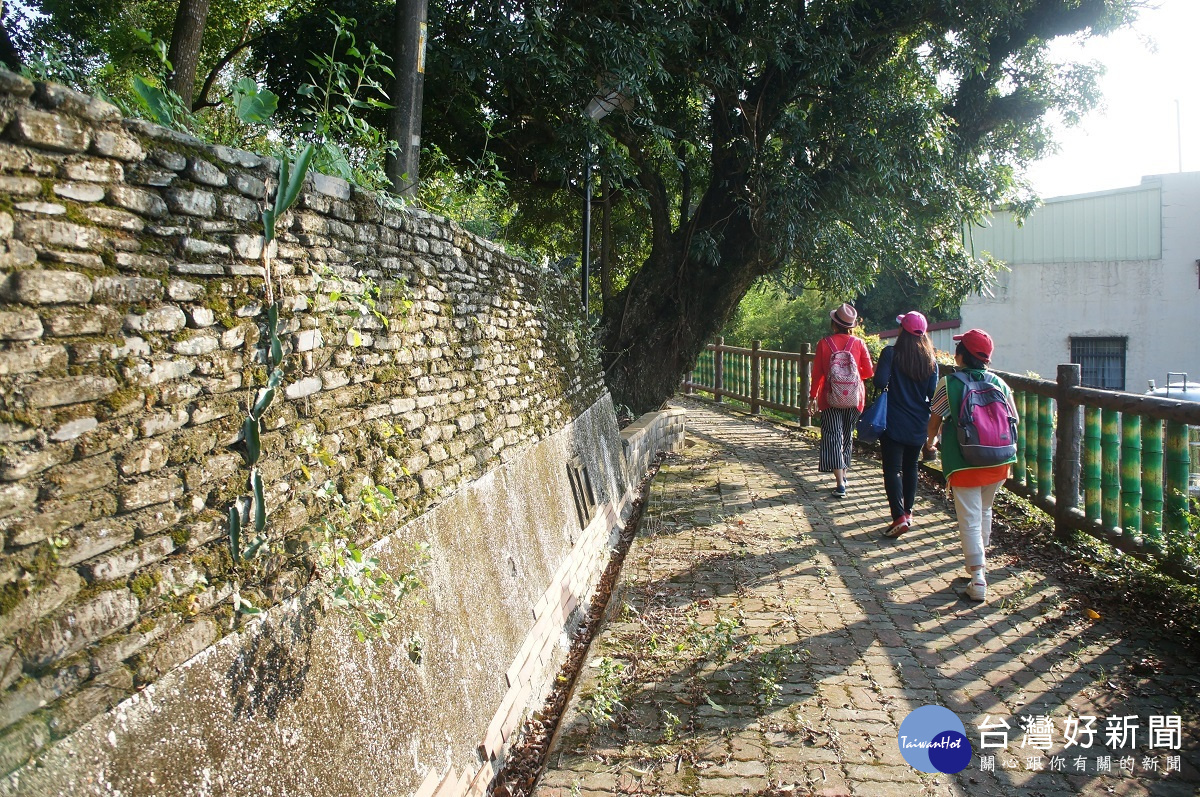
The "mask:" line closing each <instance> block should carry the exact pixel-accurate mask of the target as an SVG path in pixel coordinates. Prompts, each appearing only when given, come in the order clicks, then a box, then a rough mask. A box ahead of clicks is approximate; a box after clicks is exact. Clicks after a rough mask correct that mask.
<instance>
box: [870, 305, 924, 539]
mask: <svg viewBox="0 0 1200 797" xmlns="http://www.w3.org/2000/svg"><path fill="white" fill-rule="evenodd" d="M896 321H898V322H899V323H900V335H899V337H897V338H896V343H895V345H892V346H889V347H887V348H886V349H884V350H883V352H882V353H881V354H880V355H879V366H878V367H877V368H876V369H875V386H876V387H878V388H880V389H882V388H887V392H888V405H887V430H886V431H885V432H884V433H883V435H882V436H881V437H880V438H879V445H880V449H881V453H882V454H883V487H884V490H885V491H886V492H887V499H888V505H889V507H890V508H891V511H892V523H891V525H890V526H888V527H887V529H886V530H885V531H884V532H883V536H885V537H899V536H900V535H901V534H903V533H904V532H906V531H908V530H909V528H910V527H911V526H912V523H913V516H912V513H913V502H914V501H915V500H916V497H917V461H918V460H919V459H920V457H921V447H922V446H923V445H924V443H925V435H926V429H927V427H928V425H929V408H930V401H931V400H932V399H933V392H934V390H935V389H937V373H938V372H937V361H936V360H935V359H934V357H933V343H932V341H930V340H929V335H927V334H926V331H927V330H928V329H929V322H928V321H926V320H925V316H923V315H921V314H920V313H918V312H916V311H915V310H914V311H913V312H911V313H905V314H904V315H901V316H897V318H896Z"/></svg>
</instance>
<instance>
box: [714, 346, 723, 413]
mask: <svg viewBox="0 0 1200 797" xmlns="http://www.w3.org/2000/svg"><path fill="white" fill-rule="evenodd" d="M724 389H725V338H723V337H721V336H719V335H718V336H717V348H716V351H714V352H713V401H715V402H717V403H718V404H720V403H721V391H722V390H724Z"/></svg>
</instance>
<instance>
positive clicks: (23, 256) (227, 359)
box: [0, 70, 603, 774]
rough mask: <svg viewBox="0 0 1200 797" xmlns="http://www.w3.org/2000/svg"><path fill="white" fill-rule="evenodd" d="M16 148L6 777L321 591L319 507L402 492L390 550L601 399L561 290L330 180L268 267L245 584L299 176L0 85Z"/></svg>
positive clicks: (462, 235) (10, 189) (470, 239)
mask: <svg viewBox="0 0 1200 797" xmlns="http://www.w3.org/2000/svg"><path fill="white" fill-rule="evenodd" d="M0 129H2V130H3V133H2V134H0V534H3V542H4V548H3V553H2V554H0V774H2V773H6V772H9V771H11V770H13V769H15V768H16V767H19V766H21V765H22V764H23V763H25V762H26V761H28V760H29V759H30V758H31V757H32V756H34V755H35V754H37V753H38V751H39V750H41V749H43V748H45V747H46V746H47V745H49V744H51V743H52V742H53V741H54V740H56V739H59V738H62V737H64V736H66V735H67V734H70V733H71V732H72V731H73V730H74V729H76V728H78V727H80V726H81V725H82V724H83V723H85V722H87V721H88V720H89V719H90V718H92V717H94V716H96V715H97V714H99V713H101V712H104V711H105V710H107V709H108V708H110V707H112V706H114V705H116V704H117V703H118V702H119V701H121V700H122V699H124V698H126V697H127V696H129V695H131V694H133V693H134V692H135V691H136V690H138V689H140V688H142V687H144V686H146V685H147V684H151V683H153V682H155V681H156V680H157V679H159V678H160V677H162V676H163V674H164V673H167V672H168V671H170V670H171V669H172V668H174V667H176V666H178V665H179V664H181V663H182V662H184V661H186V660H188V659H190V658H191V657H192V656H194V655H195V654H197V653H198V652H200V651H202V650H204V649H206V648H207V647H209V646H211V645H213V643H214V642H216V641H217V640H218V639H220V638H221V637H222V636H223V635H225V634H228V633H229V632H231V631H233V630H236V629H237V628H238V627H239V623H240V622H241V617H240V615H239V614H238V613H237V612H235V610H234V603H235V596H236V600H239V601H240V600H246V601H248V602H249V603H250V604H251V605H253V606H256V607H259V608H267V607H270V606H273V605H276V604H278V603H279V602H280V601H283V600H285V599H287V598H288V597H289V596H292V595H294V594H296V593H297V591H298V590H300V589H302V588H303V587H304V586H305V585H306V584H308V583H309V580H310V579H311V577H312V561H311V555H310V551H309V548H308V542H307V540H308V537H307V536H306V534H307V527H308V525H309V523H310V521H311V520H312V519H313V517H314V515H315V514H316V513H319V512H321V511H322V505H321V503H320V502H319V501H318V500H317V499H316V498H315V497H314V491H313V485H315V484H319V483H322V482H323V481H325V480H326V479H329V480H332V481H333V482H334V483H335V484H337V485H338V486H339V488H340V489H341V490H342V492H343V493H345V494H346V495H349V496H352V495H354V494H355V493H354V491H355V490H356V489H357V488H358V487H360V486H361V485H363V484H367V483H379V484H384V485H386V486H388V487H389V488H390V489H392V490H394V491H395V494H396V495H397V497H398V500H399V501H400V506H399V508H397V509H396V510H395V511H393V512H392V513H391V515H390V516H389V517H388V518H387V519H386V520H385V521H384V522H380V523H376V524H371V525H368V526H366V527H364V528H363V529H361V533H362V535H363V538H362V539H360V542H362V543H370V542H372V541H373V540H374V539H377V538H378V537H381V536H383V534H385V533H386V532H387V531H388V530H390V529H392V528H396V527H398V526H399V525H400V524H401V523H402V522H403V521H404V520H405V519H407V518H411V517H414V516H415V515H417V514H418V513H420V512H421V511H422V510H424V509H425V508H426V507H428V506H429V505H430V504H431V503H433V502H436V501H437V500H439V498H440V497H441V496H443V495H444V494H446V492H448V491H452V490H454V489H456V488H457V487H458V486H460V485H462V484H463V483H464V482H467V481H469V480H472V479H477V478H479V477H480V476H482V475H484V474H486V473H488V472H489V471H491V470H492V469H494V468H496V467H497V466H498V465H499V464H501V463H502V462H505V461H508V460H509V459H510V458H511V457H512V456H513V455H514V453H515V452H517V451H519V450H521V449H522V448H523V447H527V446H529V445H530V444H531V443H533V442H535V441H538V440H540V439H543V438H545V437H546V436H547V435H549V434H551V433H553V432H554V431H555V430H557V429H560V428H562V427H563V426H564V425H565V424H566V423H567V422H568V421H569V420H571V419H572V418H574V417H576V416H577V415H578V414H579V413H580V412H581V411H582V410H583V409H584V408H586V407H589V406H592V405H593V404H594V402H595V401H596V400H597V399H598V398H599V397H600V396H601V395H602V394H603V387H602V384H601V382H600V377H599V373H598V370H597V369H595V368H593V367H590V366H589V365H588V364H587V363H586V362H585V360H584V358H582V357H581V355H580V346H579V345H578V342H577V340H576V338H575V334H576V332H575V330H576V327H575V321H574V320H573V319H574V318H575V311H574V309H573V308H572V306H571V304H572V299H571V295H572V294H571V292H570V291H569V290H568V289H567V286H563V285H561V284H559V282H558V280H557V278H556V277H554V276H553V275H552V273H551V272H549V271H547V270H545V269H541V268H538V267H535V266H531V265H529V264H526V263H524V262H522V261H519V260H517V259H515V258H512V257H509V256H507V255H506V254H504V253H503V252H502V251H501V250H500V249H498V248H497V247H496V246H494V245H492V244H490V243H488V242H486V241H483V240H481V239H479V238H477V237H475V236H473V235H471V234H469V233H466V232H465V231H463V230H462V229H461V228H459V227H458V226H457V225H455V224H453V223H451V222H448V221H446V220H443V219H440V218H437V217H434V216H432V215H430V214H427V213H424V212H421V211H418V210H391V209H387V208H385V207H383V206H381V204H380V201H379V199H378V197H375V196H373V195H371V194H369V193H367V192H364V191H361V190H360V189H358V188H357V187H355V186H353V185H351V184H348V183H346V182H345V181H342V180H339V179H336V178H332V177H327V176H324V175H319V174H314V175H310V177H309V178H308V181H307V183H306V187H305V190H304V191H303V193H302V194H301V197H300V200H299V202H298V203H297V205H296V207H295V208H294V209H293V210H292V211H291V212H290V213H288V214H287V215H285V216H284V217H283V219H282V220H281V221H280V223H279V225H278V231H279V232H278V238H277V241H276V242H275V243H273V244H272V246H273V247H276V249H275V251H274V253H275V259H274V265H273V271H274V273H275V275H276V277H277V280H278V285H277V295H278V296H280V297H281V299H282V302H283V312H282V314H281V320H280V324H279V329H280V336H281V338H282V340H283V344H284V354H285V370H286V379H285V382H284V385H283V389H282V390H281V391H280V393H281V395H280V396H278V397H277V399H276V402H275V404H274V405H272V407H271V408H270V409H269V410H268V412H267V414H266V417H265V425H264V429H263V435H262V440H263V450H264V454H263V459H262V460H261V461H260V462H259V467H260V469H261V471H262V472H263V474H264V479H265V482H266V487H267V489H266V501H267V505H268V507H269V525H268V529H269V535H270V538H271V540H272V545H271V546H269V547H268V548H267V549H266V550H268V553H267V554H265V555H263V556H261V557H260V558H259V559H257V560H255V561H254V562H253V563H251V564H249V565H239V564H235V563H234V562H233V561H232V559H231V556H230V552H229V551H230V548H229V540H228V529H227V521H226V520H225V518H226V516H227V512H228V509H229V507H230V506H231V505H235V502H237V501H238V498H239V496H243V495H246V494H247V493H248V486H247V479H248V473H249V471H248V469H247V466H246V464H245V459H244V457H243V455H242V447H243V446H244V442H242V441H241V432H240V430H241V428H242V423H243V421H244V419H245V417H246V413H247V410H248V408H249V406H250V405H251V404H252V403H253V402H254V400H255V398H256V396H257V395H258V391H259V389H260V388H261V386H262V385H263V384H264V383H265V379H266V375H267V370H268V369H267V362H268V361H269V358H268V356H267V352H266V349H265V346H266V342H265V322H266V312H265V310H266V308H265V303H266V299H265V291H264V270H263V266H262V262H261V259H260V258H261V255H262V248H263V238H262V228H261V223H260V213H261V208H262V205H263V203H264V202H265V201H266V200H267V198H268V197H269V196H270V195H271V192H272V191H273V186H274V182H275V176H276V174H277V170H278V164H277V163H276V161H274V159H272V158H266V157H262V156H259V155H255V154H252V153H248V152H242V151H238V150H233V149H229V148H227V147H221V146H213V145H206V144H203V143H201V142H199V141H197V140H195V139H193V138H191V137H190V136H187V135H185V134H181V133H178V132H174V131H170V130H166V129H164V128H160V127H157V126H154V125H150V124H147V123H145V122H142V121H138V120H131V119H123V118H122V117H121V114H120V113H119V111H118V110H117V109H116V108H114V107H113V106H111V105H108V104H107V103H104V102H102V101H100V100H97V99H94V98H90V97H86V96H83V95H80V94H78V93H76V92H73V91H70V90H68V89H64V88H62V87H58V86H53V85H45V84H38V85H36V86H35V85H34V84H32V83H30V82H28V81H26V80H24V79H23V78H20V77H17V76H15V75H12V74H11V73H8V72H5V71H4V70H0ZM313 451H317V452H319V453H318V454H316V455H314V454H312V452H313ZM314 457H315V458H314ZM301 465H304V468H302V467H301Z"/></svg>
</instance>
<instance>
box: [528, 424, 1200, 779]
mask: <svg viewBox="0 0 1200 797" xmlns="http://www.w3.org/2000/svg"><path fill="white" fill-rule="evenodd" d="M685 406H686V407H687V409H688V413H689V414H688V427H689V429H688V434H689V438H690V441H689V447H688V448H687V449H686V451H685V452H684V454H683V455H682V456H680V457H676V458H674V459H672V460H670V461H669V462H668V463H667V464H666V465H664V467H663V468H662V470H661V471H660V474H659V477H658V479H657V480H656V482H655V483H654V485H653V486H652V489H651V494H650V496H649V497H648V503H647V509H646V513H645V516H644V520H643V525H642V528H641V530H640V533H639V537H638V539H637V540H635V542H634V545H633V548H632V549H631V550H630V552H629V554H628V556H627V558H626V562H625V569H624V572H623V574H622V577H621V584H620V585H619V587H618V589H617V591H616V592H615V593H614V596H613V599H612V602H611V604H610V606H611V609H610V611H611V614H612V616H611V618H610V619H609V621H608V622H607V623H606V624H605V626H604V627H603V628H602V630H601V632H600V634H599V635H598V637H597V638H596V640H595V642H594V643H593V645H592V648H591V650H590V652H589V663H588V665H587V669H586V671H585V672H584V673H583V674H582V676H581V678H580V682H579V687H578V688H577V691H576V694H575V695H574V696H573V697H572V701H571V706H570V708H569V709H568V711H567V712H566V713H565V714H564V717H563V720H562V722H563V725H562V726H561V732H560V734H559V738H558V740H557V742H556V744H555V748H554V750H553V751H552V753H551V757H550V762H549V767H548V770H547V772H546V773H545V775H544V777H543V779H542V782H541V786H540V787H539V792H538V793H539V794H541V795H556V794H562V795H567V794H582V795H586V794H614V793H616V794H624V793H642V794H742V793H751V794H785V793H798V794H826V795H840V794H845V795H860V794H861V795H890V794H896V795H913V794H928V795H950V794H954V795H959V794H967V795H993V794H994V795H1058V794H1076V793H1079V794H1114V793H1115V794H1154V795H1168V796H1170V795H1176V794H1178V795H1185V794H1186V795H1193V794H1196V793H1197V787H1198V786H1200V773H1198V771H1197V767H1198V765H1200V750H1198V748H1197V739H1198V735H1197V730H1200V723H1198V722H1197V705H1198V703H1200V699H1198V697H1197V693H1198V691H1200V690H1198V689H1197V685H1198V683H1200V681H1198V680H1197V678H1196V673H1197V668H1196V663H1197V662H1196V661H1195V660H1192V659H1189V658H1187V657H1186V655H1185V656H1182V657H1181V656H1179V655H1178V654H1177V652H1174V651H1165V650H1156V651H1155V652H1156V654H1157V655H1158V656H1159V657H1160V658H1161V659H1162V660H1163V661H1165V662H1166V665H1167V666H1165V667H1164V668H1162V671H1161V672H1158V673H1148V674H1139V673H1138V672H1136V671H1135V670H1134V669H1133V667H1132V666H1131V663H1132V662H1133V661H1134V660H1135V659H1137V658H1138V656H1139V655H1142V654H1144V653H1145V652H1146V651H1147V650H1148V649H1153V647H1154V645H1155V642H1154V640H1153V639H1151V638H1150V637H1149V636H1147V635H1145V634H1143V633H1142V632H1141V630H1140V629H1137V628H1121V627H1114V626H1113V625H1111V624H1108V623H1105V622H1103V621H1101V622H1099V623H1093V622H1092V621H1090V620H1088V619H1087V618H1085V617H1081V616H1077V615H1075V614H1074V613H1068V612H1067V611H1065V609H1067V608H1068V604H1067V602H1066V601H1065V600H1064V597H1065V594H1066V591H1067V590H1068V589H1069V585H1065V586H1064V585H1060V584H1058V583H1056V581H1055V580H1054V579H1053V578H1051V577H1049V576H1047V575H1045V574H1043V573H1040V572H1038V571H1036V570H1032V569H1029V568H1028V567H1026V566H1024V565H1022V564H1021V563H1019V562H1017V561H1012V560H1009V561H1007V562H1004V563H1001V564H1000V566H999V567H995V568H993V569H991V570H990V571H989V601H988V602H987V603H985V604H982V605H980V604H975V603H972V602H968V601H966V600H964V599H962V598H960V597H959V596H958V590H960V589H961V588H962V587H963V586H964V585H965V583H966V576H965V574H964V573H963V570H962V557H961V552H960V550H959V546H958V536H957V531H956V527H955V524H954V519H953V516H952V513H951V512H948V511H947V509H946V507H945V506H944V502H943V500H941V499H940V498H938V497H937V496H934V495H932V494H930V493H927V492H923V493H922V495H921V496H920V497H919V499H918V508H917V511H918V523H919V525H918V526H917V527H916V529H915V530H914V531H912V532H910V533H909V534H908V535H905V536H904V537H901V538H900V539H899V540H894V541H893V540H886V539H884V538H882V537H880V536H879V531H880V530H881V529H882V528H883V527H884V526H885V525H886V523H887V520H888V517H887V514H888V513H887V506H886V501H885V499H884V496H883V489H882V484H881V481H880V479H879V476H878V472H877V468H878V464H877V463H876V462H874V461H871V460H866V461H860V462H859V463H858V467H857V468H856V469H855V470H854V471H852V474H851V487H850V491H849V493H850V494H849V496H848V497H847V498H846V499H844V500H840V501H839V500H837V499H833V498H832V497H829V487H830V478H829V476H828V475H826V474H818V473H817V471H816V451H815V447H814V446H813V445H812V444H811V443H810V442H808V441H807V440H804V439H800V438H799V437H798V436H797V435H795V434H794V433H793V434H788V433H785V432H783V431H781V430H780V429H777V428H775V427H773V426H771V425H769V424H765V423H761V422H756V421H753V420H749V419H745V418H737V417H732V416H730V415H726V414H723V413H721V412H719V411H716V410H714V409H712V408H709V407H705V406H703V405H700V404H698V403H691V402H689V403H686V404H685ZM1001 533H1003V532H1002V531H1000V530H997V534H1001ZM926 704H937V705H942V706H946V707H947V708H949V709H951V710H952V711H954V712H955V713H956V714H957V715H958V716H959V717H960V718H961V719H962V721H963V723H964V724H965V725H966V731H967V737H968V739H970V740H971V742H972V745H973V747H975V753H976V755H975V756H974V757H973V758H972V761H971V764H970V765H969V766H968V767H967V769H966V770H964V771H963V772H962V773H960V774H958V775H954V776H950V775H944V774H936V775H931V774H925V773H921V772H918V771H917V770H915V769H913V768H912V767H910V766H909V765H908V764H907V763H906V762H905V761H904V759H903V758H902V756H901V755H900V752H899V748H898V745H897V731H898V728H899V725H900V723H901V721H903V719H904V718H905V716H907V714H908V713H909V712H910V711H911V710H912V709H913V708H916V707H918V706H921V705H926ZM1083 716H1094V717H1096V718H1097V719H1096V720H1095V724H1094V727H1095V729H1096V731H1097V733H1096V735H1095V737H1094V743H1093V745H1092V746H1091V747H1090V748H1088V749H1081V748H1080V747H1079V746H1078V745H1076V746H1073V747H1068V746H1066V745H1065V741H1064V735H1063V734H1064V722H1065V721H1066V720H1068V719H1070V718H1078V717H1083ZM1152 716H1154V717H1165V718H1170V717H1178V718H1179V721H1180V724H1181V729H1180V733H1179V736H1180V739H1179V744H1178V745H1171V744H1159V745H1158V746H1154V747H1152V746H1151V744H1152V742H1155V741H1157V742H1163V743H1167V742H1170V741H1172V740H1171V739H1170V738H1168V737H1167V736H1164V734H1163V733H1158V734H1157V736H1158V737H1160V738H1158V739H1153V738H1152V736H1151V734H1150V728H1149V723H1150V718H1151V717H1152ZM1038 717H1048V718H1049V719H1048V720H1047V721H1037V720H1036V718H1038ZM1109 717H1119V718H1125V717H1130V718H1133V719H1131V720H1130V721H1129V723H1127V724H1136V725H1137V726H1138V727H1137V728H1136V730H1135V734H1136V735H1135V737H1134V738H1133V739H1132V740H1130V739H1128V738H1126V739H1125V740H1124V743H1123V744H1121V743H1117V742H1119V741H1120V740H1118V739H1109V738H1107V737H1106V733H1105V726H1106V721H1107V719H1108V718H1109ZM1022 718H1025V721H1026V722H1030V721H1035V722H1036V724H1035V726H1034V727H1033V728H1031V730H1030V732H1029V733H1028V734H1026V733H1024V732H1023V730H1022ZM1000 721H1004V722H1007V723H1008V725H1009V726H1010V729H1009V730H1008V731H1007V736H1008V744H1007V746H1006V747H1001V748H990V749H984V750H981V749H979V741H980V731H979V729H978V726H979V725H980V724H981V723H984V722H991V723H996V722H1000ZM1122 721H1124V720H1122ZM1168 723H1169V720H1168ZM1047 724H1049V725H1051V726H1052V728H1053V733H1052V734H1051V735H1050V738H1049V740H1048V749H1045V748H1047V740H1045V739H1044V738H1041V737H1042V734H1040V733H1039V732H1038V727H1037V726H1038V725H1041V726H1043V728H1044V727H1045V726H1046V725H1047ZM1001 730H1003V729H1001ZM989 738H990V739H994V738H996V737H989ZM1082 738H1083V737H1080V740H1081V741H1082ZM1175 747H1177V748H1178V749H1172V748H1175ZM980 753H983V754H984V757H982V758H981V757H980V755H979V754H980ZM989 757H990V758H989ZM1106 757H1107V759H1108V763H1109V765H1110V768H1111V771H1108V772H1106V771H1104V768H1105V759H1106ZM989 763H990V765H991V767H989ZM1122 766H1124V769H1123V768H1122ZM992 767H994V771H987V770H990V769H991V768H992ZM1080 767H1082V770H1081V769H1080Z"/></svg>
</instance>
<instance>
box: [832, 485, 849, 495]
mask: <svg viewBox="0 0 1200 797" xmlns="http://www.w3.org/2000/svg"><path fill="white" fill-rule="evenodd" d="M833 497H834V498H845V497H846V485H844V484H839V485H838V486H837V487H834V488H833Z"/></svg>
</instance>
